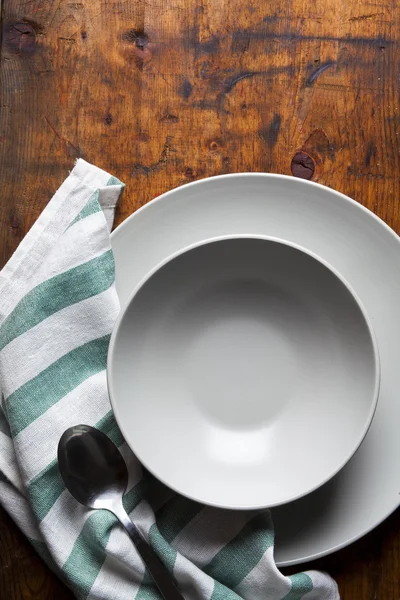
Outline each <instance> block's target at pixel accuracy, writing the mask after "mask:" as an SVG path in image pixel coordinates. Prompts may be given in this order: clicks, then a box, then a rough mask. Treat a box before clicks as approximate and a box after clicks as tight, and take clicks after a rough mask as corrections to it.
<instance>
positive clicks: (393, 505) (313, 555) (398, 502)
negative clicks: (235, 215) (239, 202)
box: [111, 171, 400, 567]
mask: <svg viewBox="0 0 400 600" xmlns="http://www.w3.org/2000/svg"><path fill="white" fill-rule="evenodd" d="M243 177H245V178H260V179H273V180H277V181H278V180H280V181H282V182H283V183H284V184H285V183H289V182H291V183H294V182H296V183H297V184H298V185H299V186H302V187H304V188H306V187H309V188H315V189H318V190H319V191H320V192H321V193H323V194H327V193H328V194H331V195H332V196H333V197H337V198H340V200H341V201H343V202H344V203H345V204H347V205H349V206H351V207H352V208H354V209H356V210H358V211H361V212H364V213H365V215H367V217H368V218H369V219H372V220H373V221H375V222H376V224H378V225H379V226H380V227H381V228H382V230H383V231H384V233H385V234H386V235H389V236H390V237H391V238H392V239H393V241H395V242H396V243H397V244H400V236H399V235H398V234H397V233H396V232H395V231H394V230H393V229H392V228H391V227H390V226H389V225H388V224H387V223H386V222H385V221H384V220H383V219H381V218H380V217H379V216H378V215H376V214H375V213H373V212H372V211H371V210H369V209H368V208H367V207H365V206H364V205H363V204H361V203H360V202H357V201H356V200H354V199H353V198H350V197H349V196H347V195H346V194H344V193H342V192H339V191H338V190H335V189H333V188H331V187H329V186H326V185H323V184H320V183H318V182H315V181H309V180H305V179H300V178H296V177H293V176H290V175H283V174H279V173H265V172H258V171H255V172H239V173H228V174H223V175H215V176H211V177H204V178H201V179H198V180H196V181H192V182H189V183H185V184H183V185H178V186H176V187H174V188H172V189H170V190H167V191H166V192H163V193H162V194H160V195H158V196H156V197H155V198H153V199H152V200H150V201H149V202H147V203H146V204H144V205H142V206H140V207H139V208H138V209H136V210H135V211H134V212H133V213H131V214H130V215H128V217H126V218H125V219H124V221H122V223H120V224H119V225H118V226H117V227H116V228H115V229H114V230H113V231H112V233H111V241H112V240H113V239H116V238H118V237H119V236H120V235H121V233H122V232H124V231H125V229H126V228H127V227H129V226H130V223H131V222H132V221H133V220H134V219H135V218H136V217H137V215H139V214H141V213H142V212H143V211H146V210H152V209H153V208H154V205H155V204H159V203H160V202H162V201H166V200H167V199H168V198H169V197H170V196H173V195H174V194H175V193H176V192H177V191H178V190H181V189H182V188H184V189H188V188H192V187H195V186H199V185H201V184H204V183H206V182H212V181H220V180H224V179H235V178H243ZM111 245H112V244H111ZM399 250H400V248H399ZM350 284H351V281H350ZM378 402H379V400H378ZM361 451H362V450H361ZM399 506H400V496H399V495H397V496H396V499H395V502H390V508H389V509H388V510H385V512H384V513H382V515H380V517H379V519H374V522H373V523H372V524H370V525H368V526H367V527H364V528H362V530H361V531H360V532H359V533H357V534H355V535H353V536H351V537H347V538H346V539H345V540H344V541H343V542H341V543H338V544H336V545H334V546H331V547H330V548H327V549H325V550H322V551H318V552H310V553H309V554H307V555H303V556H299V557H296V558H293V559H290V560H278V561H277V565H278V566H281V567H283V566H291V565H297V564H301V563H304V562H309V561H312V560H317V559H319V558H322V557H325V556H328V555H330V554H333V553H334V552H337V551H338V550H341V549H343V548H345V547H347V546H349V545H350V544H352V543H354V542H355V541H357V540H359V539H361V538H362V537H364V536H365V535H367V534H368V533H370V532H371V531H372V530H374V529H375V528H376V527H377V526H379V525H380V524H381V523H382V522H383V521H385V519H387V518H388V517H389V516H390V515H391V514H393V513H394V512H395V511H396V510H397V509H398V508H399Z"/></svg>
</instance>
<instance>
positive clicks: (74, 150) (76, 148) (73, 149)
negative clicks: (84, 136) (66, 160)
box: [43, 115, 81, 156]
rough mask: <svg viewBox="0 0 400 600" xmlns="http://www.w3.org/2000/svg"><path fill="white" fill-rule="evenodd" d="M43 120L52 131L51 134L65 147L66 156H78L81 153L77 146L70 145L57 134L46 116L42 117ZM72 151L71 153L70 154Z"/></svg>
mask: <svg viewBox="0 0 400 600" xmlns="http://www.w3.org/2000/svg"><path fill="white" fill-rule="evenodd" d="M43 118H44V120H45V121H46V123H47V125H48V126H49V127H50V129H51V130H52V132H53V133H54V135H55V136H56V137H58V139H59V140H61V141H62V142H63V143H64V144H65V145H66V147H67V151H68V155H70V156H71V155H72V156H80V155H81V152H80V149H79V148H78V147H77V146H74V144H71V142H70V141H69V140H67V139H66V138H65V137H64V136H62V135H61V133H59V132H58V131H57V129H56V128H55V127H54V125H52V124H51V123H50V121H49V119H48V118H47V117H46V115H43ZM71 150H72V152H71Z"/></svg>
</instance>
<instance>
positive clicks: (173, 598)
mask: <svg viewBox="0 0 400 600" xmlns="http://www.w3.org/2000/svg"><path fill="white" fill-rule="evenodd" d="M112 512H113V513H114V514H115V516H116V517H117V518H118V520H119V521H120V523H121V525H123V526H124V527H125V529H126V531H127V533H128V534H129V536H130V538H131V539H132V541H133V543H134V544H135V546H136V549H137V551H138V552H139V554H140V556H141V557H142V560H143V562H144V564H145V565H146V567H147V569H148V571H149V573H150V575H151V576H152V578H153V579H154V583H155V584H156V586H157V587H158V589H159V591H160V593H161V595H162V596H163V598H164V600H185V599H184V597H183V596H182V594H181V593H180V591H179V590H178V588H177V587H176V585H175V582H174V579H173V577H172V575H171V573H169V571H168V570H167V568H166V567H165V566H164V565H163V563H162V562H161V561H160V559H159V558H158V556H157V555H156V553H155V552H154V550H153V549H152V547H151V546H150V545H149V543H148V542H147V541H146V540H145V539H144V537H143V536H142V534H141V533H140V531H139V530H138V528H137V527H136V526H135V525H134V524H133V523H132V521H131V520H130V518H129V517H128V515H127V513H126V511H125V509H124V508H123V506H122V505H121V506H118V508H117V507H115V506H114V507H113V510H112Z"/></svg>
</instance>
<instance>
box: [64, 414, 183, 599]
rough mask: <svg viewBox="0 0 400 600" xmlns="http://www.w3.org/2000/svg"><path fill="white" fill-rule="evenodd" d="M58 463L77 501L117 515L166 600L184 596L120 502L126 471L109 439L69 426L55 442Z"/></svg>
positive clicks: (79, 427) (101, 434) (125, 481)
mask: <svg viewBox="0 0 400 600" xmlns="http://www.w3.org/2000/svg"><path fill="white" fill-rule="evenodd" d="M58 464H59V468H60V472H61V476H62V478H63V480H64V483H65V485H66V487H67V488H68V490H69V491H70V493H71V494H72V495H73V496H74V498H75V499H76V500H78V502H80V503H81V504H83V505H84V506H88V507H89V508H103V509H105V510H109V511H110V512H112V513H113V514H114V515H115V516H116V517H117V519H119V521H120V522H121V524H122V525H123V526H124V527H125V529H126V531H127V532H128V534H129V535H130V537H131V538H132V540H133V542H134V544H135V545H136V548H137V551H138V552H139V554H140V556H141V557H142V559H143V562H144V563H145V565H146V567H147V569H148V571H149V573H150V574H151V576H152V577H153V579H154V582H155V584H156V586H157V587H158V589H159V591H160V592H161V594H162V596H163V597H164V598H165V600H184V598H183V596H182V594H181V593H180V592H179V591H178V589H177V587H176V585H175V583H174V580H173V578H172V575H171V574H170V573H169V572H168V571H167V569H166V567H165V566H164V565H163V564H162V562H161V561H160V560H159V558H158V557H157V555H156V554H155V552H154V551H153V550H152V548H151V547H150V546H149V544H148V543H147V541H146V540H145V539H144V538H143V537H142V534H141V533H140V532H139V530H138V529H137V528H136V527H135V525H134V524H133V523H132V521H131V520H130V518H129V517H128V515H127V513H126V511H125V509H124V507H123V505H122V496H123V495H124V493H125V491H126V486H127V483H128V471H127V468H126V464H125V461H124V459H123V458H122V456H121V454H120V452H119V451H118V448H117V447H116V446H115V445H114V444H113V443H112V441H111V440H110V439H109V438H108V437H107V436H106V435H105V434H104V433H102V432H101V431H98V430H97V429H94V428H93V427H90V426H89V425H76V426H75V427H70V428H69V429H67V430H66V431H65V432H64V433H63V435H62V436H61V438H60V441H59V443H58Z"/></svg>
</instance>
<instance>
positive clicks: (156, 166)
mask: <svg viewBox="0 0 400 600" xmlns="http://www.w3.org/2000/svg"><path fill="white" fill-rule="evenodd" d="M170 144H171V138H170V137H167V138H166V140H165V143H164V146H163V149H162V151H161V154H160V158H159V159H158V161H157V162H155V163H153V164H151V165H149V166H147V165H141V164H138V165H135V166H134V167H133V169H132V172H131V175H132V176H134V175H138V174H139V173H144V174H145V175H147V176H148V175H150V173H155V172H156V171H159V170H160V169H161V168H162V167H163V166H164V165H165V164H167V162H168V159H169V155H170V153H171V152H173V150H171V145H170Z"/></svg>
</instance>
